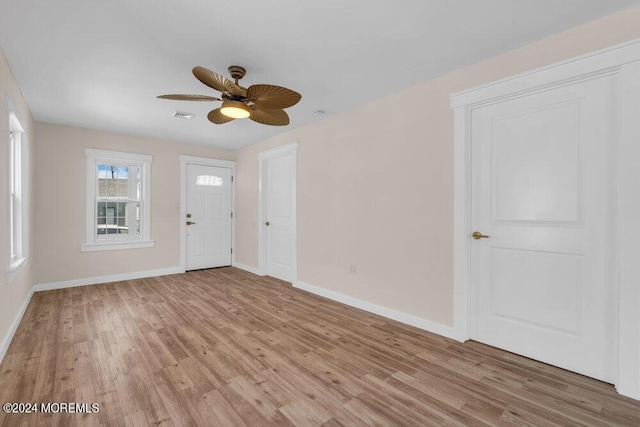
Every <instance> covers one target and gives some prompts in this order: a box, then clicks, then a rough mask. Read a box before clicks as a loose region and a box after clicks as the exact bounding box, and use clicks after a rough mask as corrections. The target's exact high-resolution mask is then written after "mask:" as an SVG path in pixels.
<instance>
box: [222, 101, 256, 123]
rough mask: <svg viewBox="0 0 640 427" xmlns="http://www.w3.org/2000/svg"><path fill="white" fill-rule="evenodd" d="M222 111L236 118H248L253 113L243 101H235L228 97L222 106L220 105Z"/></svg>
mask: <svg viewBox="0 0 640 427" xmlns="http://www.w3.org/2000/svg"><path fill="white" fill-rule="evenodd" d="M220 112H221V113H222V114H224V115H225V116H227V117H231V118H234V119H246V118H247V117H249V116H250V115H251V112H250V111H249V108H248V107H247V106H246V104H245V103H244V102H242V101H234V100H232V99H227V100H225V101H224V102H223V103H222V107H220Z"/></svg>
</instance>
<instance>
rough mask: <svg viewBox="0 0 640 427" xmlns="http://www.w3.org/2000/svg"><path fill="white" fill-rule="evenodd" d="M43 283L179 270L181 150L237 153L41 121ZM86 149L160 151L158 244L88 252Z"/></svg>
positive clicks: (154, 179) (39, 256)
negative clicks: (84, 247)
mask: <svg viewBox="0 0 640 427" xmlns="http://www.w3.org/2000/svg"><path fill="white" fill-rule="evenodd" d="M36 136H37V143H36V150H35V167H36V170H37V172H36V177H35V186H34V187H35V210H36V213H35V234H36V235H37V244H36V247H35V259H36V281H37V283H38V284H46V283H52V282H58V281H63V280H73V279H81V278H89V277H99V276H105V275H110V274H119V273H130V272H137V271H147V270H155V269H164V268H171V267H177V266H178V265H179V263H180V228H179V222H178V221H179V215H180V206H179V203H180V188H179V187H180V160H179V156H180V155H181V154H184V155H190V156H200V157H210V158H217V159H225V160H233V159H234V157H235V153H234V152H232V151H229V150H222V149H216V148H211V147H204V146H198V145H191V144H181V143H177V142H168V141H160V140H156V139H148V138H140V137H133V136H126V135H119V134H115V133H110V132H104V131H95V130H89V129H83V128H78V127H73V126H64V125H53V124H48V123H40V122H36ZM85 148H96V149H104V150H115V151H126V152H130V153H141V154H151V155H153V164H152V167H151V173H152V176H151V238H152V239H153V240H155V247H153V248H145V249H129V250H122V251H101V252H84V253H83V252H80V245H81V244H82V243H84V241H85V238H86V236H85V230H86V227H85V224H86V222H85V216H86V215H85V212H86V204H85V203H86V202H85V200H86V188H87V187H86V158H85V155H84V149H85Z"/></svg>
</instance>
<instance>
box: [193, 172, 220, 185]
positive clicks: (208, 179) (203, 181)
mask: <svg viewBox="0 0 640 427" xmlns="http://www.w3.org/2000/svg"><path fill="white" fill-rule="evenodd" d="M222 184H223V180H222V178H220V177H219V176H215V175H198V176H197V177H196V185H208V186H214V187H222Z"/></svg>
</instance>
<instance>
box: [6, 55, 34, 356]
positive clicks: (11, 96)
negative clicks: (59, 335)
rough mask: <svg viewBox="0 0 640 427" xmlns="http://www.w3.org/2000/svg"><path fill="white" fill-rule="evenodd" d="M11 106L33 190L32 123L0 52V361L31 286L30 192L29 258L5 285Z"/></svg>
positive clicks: (32, 279) (7, 245)
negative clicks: (25, 148) (23, 143)
mask: <svg viewBox="0 0 640 427" xmlns="http://www.w3.org/2000/svg"><path fill="white" fill-rule="evenodd" d="M10 104H11V105H12V106H13V108H15V109H16V110H17V111H15V112H16V113H17V115H18V117H19V119H20V120H21V124H22V126H24V128H25V132H26V135H27V144H28V151H29V152H30V153H31V167H30V171H31V174H30V176H29V179H28V181H29V183H30V185H31V188H32V189H33V172H34V168H33V151H34V140H35V138H34V135H33V129H34V127H33V119H32V118H31V113H30V112H29V108H28V107H27V104H26V103H25V101H24V98H23V97H22V94H21V93H20V88H19V87H18V84H17V83H16V81H15V79H14V77H13V74H12V73H11V69H10V68H9V64H8V63H7V60H6V58H5V57H4V53H3V52H2V50H0V357H1V355H2V351H3V349H4V347H3V344H4V342H5V339H6V338H7V334H8V333H9V331H10V328H11V325H12V323H13V321H14V319H15V318H16V316H17V314H18V311H19V310H20V308H21V306H22V305H23V303H24V302H25V300H26V298H27V296H28V295H29V292H30V291H31V286H32V285H33V282H34V267H33V266H34V263H33V259H34V256H33V252H34V251H33V246H34V234H33V225H34V223H33V192H31V194H30V197H29V204H30V205H31V215H30V217H29V225H30V227H29V228H30V229H31V230H32V232H31V239H30V245H29V246H30V247H31V254H30V257H29V258H28V260H27V264H26V265H23V266H22V267H21V269H20V270H19V273H18V275H17V276H16V277H15V278H14V279H13V281H12V282H11V284H7V281H6V273H7V268H8V259H9V233H8V221H9V219H8V216H9V203H8V197H9V187H8V181H7V180H8V177H9V176H8V166H9V159H8V155H9V119H8V111H7V106H8V105H10Z"/></svg>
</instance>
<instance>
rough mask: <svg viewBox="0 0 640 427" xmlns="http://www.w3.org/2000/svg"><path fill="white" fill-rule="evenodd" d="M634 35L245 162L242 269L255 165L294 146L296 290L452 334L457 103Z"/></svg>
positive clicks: (491, 70)
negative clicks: (374, 307)
mask: <svg viewBox="0 0 640 427" xmlns="http://www.w3.org/2000/svg"><path fill="white" fill-rule="evenodd" d="M639 23H640V6H637V7H634V8H630V9H627V10H625V11H622V12H620V13H617V14H614V15H610V16H608V17H605V18H602V19H600V20H597V21H594V22H591V23H588V24H585V25H582V26H580V27H577V28H574V29H571V30H569V31H566V32H564V33H562V34H559V35H556V36H554V37H551V38H548V39H545V40H541V41H539V42H536V43H533V44H531V45H528V46H525V47H523V48H520V49H517V50H514V51H511V52H508V53H505V54H503V55H500V56H498V57H495V58H493V59H490V60H487V61H483V62H480V63H478V64H475V65H472V66H470V67H467V68H464V69H461V70H458V71H455V72H453V73H450V74H447V75H445V76H443V77H441V78H438V79H435V80H432V81H428V82H425V83H423V84H420V85H417V86H414V87H412V88H410V89H407V90H405V91H403V92H400V93H398V94H395V95H393V96H389V97H387V98H384V99H381V100H378V101H375V102H372V103H370V104H367V105H365V106H363V107H362V108H360V109H358V110H355V111H352V112H349V113H345V114H341V115H338V116H335V117H330V118H327V119H325V120H323V121H321V122H318V123H314V124H311V125H308V126H305V127H303V128H300V129H296V130H293V131H291V132H289V133H287V134H284V135H281V136H278V137H275V138H272V139H269V140H267V141H264V142H261V143H258V144H255V145H252V146H250V147H247V148H244V149H242V150H240V151H239V152H238V157H237V189H238V194H237V199H236V210H237V216H236V249H235V253H236V261H237V262H239V263H242V264H245V265H248V266H252V267H257V265H258V154H259V153H260V152H262V151H264V150H267V149H269V148H273V147H276V146H279V145H282V144H287V143H290V142H294V141H298V142H299V143H300V145H299V153H298V280H300V281H302V282H306V283H309V284H311V285H315V286H318V287H321V288H324V289H326V290H329V291H333V292H338V293H341V294H344V295H347V296H350V297H353V298H358V299H361V300H364V301H366V302H370V303H374V304H378V305H381V306H384V307H387V308H390V309H393V310H397V311H400V312H403V313H406V314H410V315H413V316H416V317H419V318H422V319H425V320H430V321H434V322H438V323H442V324H445V325H451V324H452V316H453V296H452V294H453V254H452V251H453V221H452V218H453V114H452V111H451V109H450V101H449V97H450V95H451V94H452V93H454V92H457V91H460V90H463V89H467V88H470V87H474V86H476V85H480V84H482V83H486V82H490V81H493V80H497V79H500V78H504V77H508V76H510V75H513V74H517V73H521V72H524V71H528V70H531V69H534V68H538V67H541V66H544V65H548V64H552V63H555V62H558V61H561V60H565V59H568V58H570V57H574V56H578V55H581V54H585V53H588V52H591V51H594V50H598V49H601V48H604V47H607V46H611V45H614V44H618V43H622V42H625V41H629V40H632V39H636V38H640V25H639ZM443 42H446V41H443ZM294 108H295V107H294ZM349 264H354V265H356V266H357V268H358V274H356V275H352V274H349V270H348V266H349Z"/></svg>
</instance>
